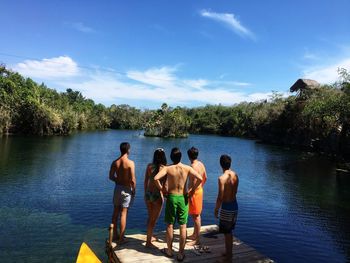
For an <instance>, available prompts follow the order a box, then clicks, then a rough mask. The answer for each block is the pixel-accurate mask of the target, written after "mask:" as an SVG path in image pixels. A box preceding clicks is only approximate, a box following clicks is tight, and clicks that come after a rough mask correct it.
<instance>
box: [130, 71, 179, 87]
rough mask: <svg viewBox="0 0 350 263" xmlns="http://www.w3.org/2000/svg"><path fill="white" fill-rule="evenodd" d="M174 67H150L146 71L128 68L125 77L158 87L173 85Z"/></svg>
mask: <svg viewBox="0 0 350 263" xmlns="http://www.w3.org/2000/svg"><path fill="white" fill-rule="evenodd" d="M175 71H176V67H161V68H151V69H148V70H146V71H137V70H130V71H128V72H127V77H128V78H130V79H133V80H136V81H138V82H141V83H145V84H149V85H152V86H158V87H165V86H166V87H169V86H172V85H173V82H174V80H175V76H174V75H173V73H174V72H175Z"/></svg>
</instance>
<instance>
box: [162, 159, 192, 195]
mask: <svg viewBox="0 0 350 263" xmlns="http://www.w3.org/2000/svg"><path fill="white" fill-rule="evenodd" d="M190 168H191V167H190V166H188V165H184V164H182V163H178V164H174V165H170V166H168V167H167V183H168V193H169V194H186V193H187V188H186V183H187V178H188V175H189V172H190Z"/></svg>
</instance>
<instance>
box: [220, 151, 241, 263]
mask: <svg viewBox="0 0 350 263" xmlns="http://www.w3.org/2000/svg"><path fill="white" fill-rule="evenodd" d="M220 165H221V167H222V171H223V174H222V175H221V176H220V177H219V180H218V181H219V193H218V198H217V200H216V207H215V211H214V214H215V217H216V218H218V217H219V231H220V232H221V233H224V235H225V248H226V252H225V253H224V256H225V257H226V260H225V261H229V262H231V260H232V231H233V230H234V228H235V225H236V219H237V212H238V205H237V200H236V194H237V189H238V183H239V181H238V176H237V174H236V173H235V172H234V171H232V170H231V169H230V167H231V157H230V156H228V155H221V157H220ZM219 208H220V215H219Z"/></svg>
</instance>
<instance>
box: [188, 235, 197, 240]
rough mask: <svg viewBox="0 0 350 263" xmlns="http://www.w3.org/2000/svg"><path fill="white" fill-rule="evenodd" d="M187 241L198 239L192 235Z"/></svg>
mask: <svg viewBox="0 0 350 263" xmlns="http://www.w3.org/2000/svg"><path fill="white" fill-rule="evenodd" d="M187 239H190V240H196V239H197V237H196V236H195V235H193V234H192V235H190V236H188V237H187Z"/></svg>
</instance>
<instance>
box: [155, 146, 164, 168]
mask: <svg viewBox="0 0 350 263" xmlns="http://www.w3.org/2000/svg"><path fill="white" fill-rule="evenodd" d="M153 164H154V165H155V166H156V170H155V172H156V173H158V172H159V168H160V166H161V165H166V156H165V152H164V150H163V149H162V148H158V149H156V150H155V151H154V154H153Z"/></svg>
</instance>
